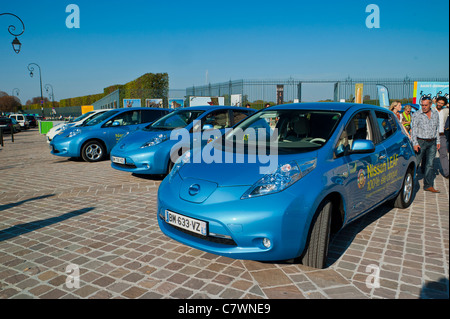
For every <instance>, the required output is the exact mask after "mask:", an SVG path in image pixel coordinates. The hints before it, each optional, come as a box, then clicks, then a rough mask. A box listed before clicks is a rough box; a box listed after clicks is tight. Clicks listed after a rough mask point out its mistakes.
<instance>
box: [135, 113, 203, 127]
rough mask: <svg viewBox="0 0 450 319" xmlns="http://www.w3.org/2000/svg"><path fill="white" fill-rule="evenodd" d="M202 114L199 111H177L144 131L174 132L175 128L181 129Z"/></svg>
mask: <svg viewBox="0 0 450 319" xmlns="http://www.w3.org/2000/svg"><path fill="white" fill-rule="evenodd" d="M203 112H205V111H201V110H194V111H193V110H189V109H184V110H179V111H174V112H172V113H169V114H167V115H166V116H163V117H162V118H160V119H159V120H158V121H156V122H154V123H153V124H151V125H148V126H146V127H145V128H144V131H157V130H166V131H167V130H174V129H176V128H183V127H186V126H188V125H189V124H191V123H192V121H194V120H195V119H197V118H198V117H199V116H200V115H201V114H202V113H203Z"/></svg>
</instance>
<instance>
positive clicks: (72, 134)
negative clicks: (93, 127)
mask: <svg viewBox="0 0 450 319" xmlns="http://www.w3.org/2000/svg"><path fill="white" fill-rule="evenodd" d="M80 133H81V130H80V129H79V128H76V129H74V130H73V131H70V132H69V135H67V137H74V136H76V135H78V134H80Z"/></svg>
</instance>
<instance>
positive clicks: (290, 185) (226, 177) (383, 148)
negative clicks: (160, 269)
mask: <svg viewBox="0 0 450 319" xmlns="http://www.w3.org/2000/svg"><path fill="white" fill-rule="evenodd" d="M252 134H253V138H251V135H252ZM210 147H212V148H213V150H214V152H217V154H215V155H214V158H215V159H216V160H215V161H214V162H212V163H211V162H210V160H209V159H207V160H205V159H203V157H202V160H201V161H199V160H197V161H195V160H194V159H195V157H196V154H198V153H199V151H198V150H197V151H196V150H192V151H190V152H186V153H185V154H184V155H183V156H182V157H180V159H179V160H178V161H177V162H176V163H175V165H174V167H173V169H172V171H171V172H170V174H169V175H168V176H167V177H166V178H165V179H164V180H163V181H162V183H161V185H160V187H159V191H158V212H157V215H158V216H157V218H158V223H159V227H160V228H161V230H162V232H163V233H164V234H166V235H167V236H169V237H171V238H173V239H175V240H177V241H179V242H181V243H184V244H186V245H189V246H192V247H194V248H197V249H200V250H203V251H207V252H210V253H214V254H218V255H223V256H227V257H231V258H237V259H251V260H261V261H277V260H289V259H294V258H297V257H299V258H298V259H299V260H300V261H301V262H302V263H303V264H304V265H307V266H310V267H315V268H324V267H325V266H326V259H327V253H328V245H329V241H330V236H331V234H332V233H333V232H335V231H337V230H339V229H341V228H342V227H344V226H345V225H347V224H348V223H350V222H352V221H354V220H355V219H357V218H358V217H361V216H362V215H364V214H365V213H367V212H370V211H371V210H373V209H374V208H376V207H377V206H379V205H381V204H383V203H385V202H387V201H390V202H391V203H392V204H393V205H394V206H395V207H399V208H406V207H408V206H409V205H410V204H411V202H412V198H413V183H414V176H415V169H416V158H415V153H414V150H413V147H412V145H411V142H410V140H409V138H408V137H407V135H405V133H404V130H403V128H402V127H401V125H400V124H399V123H398V121H397V119H396V118H395V115H394V113H392V112H390V111H389V110H387V109H385V108H381V107H377V106H373V105H364V104H350V103H349V104H347V103H302V104H286V105H279V106H274V107H270V108H267V109H264V110H261V111H259V112H257V113H256V114H254V115H252V116H250V117H248V118H246V119H245V120H244V121H242V122H241V123H240V124H238V125H237V126H236V127H234V128H233V130H231V131H229V132H228V133H227V134H225V135H224V136H223V137H222V138H221V139H217V140H215V141H214V142H213V143H212V145H211V146H210ZM197 159H198V156H197Z"/></svg>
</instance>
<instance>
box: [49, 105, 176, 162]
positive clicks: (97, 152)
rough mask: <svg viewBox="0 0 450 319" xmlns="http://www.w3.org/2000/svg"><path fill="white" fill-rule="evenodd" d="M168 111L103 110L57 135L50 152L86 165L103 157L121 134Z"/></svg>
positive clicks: (51, 143)
mask: <svg viewBox="0 0 450 319" xmlns="http://www.w3.org/2000/svg"><path fill="white" fill-rule="evenodd" d="M169 112H170V110H168V109H159V108H148V107H132V108H121V109H114V110H110V111H107V112H105V113H103V114H101V115H99V116H97V117H95V118H93V119H92V120H90V121H87V122H85V123H83V124H82V125H81V126H76V127H72V128H69V129H67V130H66V131H63V132H61V133H60V134H59V135H56V136H55V137H54V138H53V140H52V141H51V142H50V148H51V153H52V154H53V155H57V156H64V157H82V158H83V159H84V160H85V161H87V162H97V161H100V160H102V159H104V158H105V156H106V155H107V154H109V152H110V151H111V149H112V148H113V147H114V145H116V143H117V141H119V140H120V139H121V138H122V137H123V136H124V135H126V134H128V133H129V132H131V131H135V130H138V129H139V128H142V127H144V126H145V125H148V124H149V123H151V122H153V121H155V120H157V119H159V118H160V117H162V116H164V115H166V114H168V113H169Z"/></svg>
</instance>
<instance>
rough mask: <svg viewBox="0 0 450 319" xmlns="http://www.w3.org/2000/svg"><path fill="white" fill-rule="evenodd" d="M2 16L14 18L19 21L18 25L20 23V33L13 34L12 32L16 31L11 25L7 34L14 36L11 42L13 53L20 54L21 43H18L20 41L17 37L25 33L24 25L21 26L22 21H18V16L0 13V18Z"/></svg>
mask: <svg viewBox="0 0 450 319" xmlns="http://www.w3.org/2000/svg"><path fill="white" fill-rule="evenodd" d="M3 15H9V16H13V17H16V18H17V19H19V21H20V23H22V29H23V30H22V32H20V33H14V31H16V27H15V26H14V25H12V24H11V25H10V26H9V27H8V32H9V34H11V35H13V36H14V40H13V41H12V42H11V44H12V47H13V50H14V52H16V53H17V54H18V53H19V52H20V48H21V47H22V43H20V41H19V39H17V37H18V36H20V35H22V34H23V33H24V32H25V24H23V21H22V19H20V18H19V17H18V16H16V15H15V14H13V13H9V12H5V13H0V16H3Z"/></svg>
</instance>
